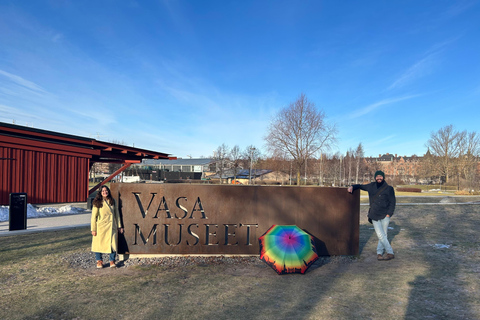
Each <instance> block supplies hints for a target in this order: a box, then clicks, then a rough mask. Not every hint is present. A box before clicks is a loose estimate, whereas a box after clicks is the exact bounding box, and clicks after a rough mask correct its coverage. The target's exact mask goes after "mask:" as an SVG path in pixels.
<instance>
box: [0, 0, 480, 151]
mask: <svg viewBox="0 0 480 320" xmlns="http://www.w3.org/2000/svg"><path fill="white" fill-rule="evenodd" d="M302 92H303V93H305V94H306V95H307V97H308V98H309V100H311V101H312V102H314V103H315V104H316V105H317V107H318V108H321V109H323V111H324V112H325V113H326V115H327V116H328V120H329V121H331V122H334V123H336V124H337V127H338V139H339V141H338V144H337V146H336V147H335V148H334V149H333V150H332V152H335V151H337V150H338V151H340V152H342V153H345V152H346V151H347V150H348V149H349V148H356V147H357V145H358V144H359V143H360V142H361V143H362V144H363V145H364V149H365V154H366V156H377V155H378V154H384V153H387V152H388V153H397V154H399V155H412V154H417V155H423V154H424V153H425V151H426V147H425V144H426V142H427V140H428V139H429V137H430V133H431V132H432V131H437V130H438V129H440V128H442V127H443V126H446V125H449V124H452V125H454V126H455V128H456V129H458V130H467V131H469V132H471V131H480V126H479V123H480V3H479V1H442V0H432V1H380V0H378V1H334V0H330V1H247V0H242V1H223V0H222V1H194V0H191V1H181V0H179V1H150V0H146V1H140V0H139V1H126V0H125V1H113V0H98V1H73V0H72V1H56V0H49V1H46V0H36V1H6V0H0V121H2V122H7V123H12V122H13V121H15V123H16V124H18V125H28V126H33V127H35V128H39V129H45V130H53V131H59V132H63V133H68V134H74V135H80V136H86V137H92V138H98V139H99V140H105V141H117V142H124V143H125V144H127V145H130V146H131V145H133V144H134V145H135V147H139V148H145V149H150V150H155V151H159V152H165V153H169V154H172V155H175V156H178V157H187V156H188V155H190V156H192V157H199V156H202V155H203V156H210V155H212V151H213V150H214V149H216V148H217V147H218V146H219V145H221V144H222V143H225V144H226V145H228V146H229V147H233V146H234V145H239V146H240V147H241V148H242V149H243V148H245V147H246V146H248V145H255V146H256V147H258V148H261V149H263V150H265V149H264V148H263V146H264V140H263V138H264V137H265V135H266V130H267V128H268V124H269V122H270V119H271V117H272V116H273V115H274V114H275V113H277V112H278V110H280V109H281V108H282V107H285V106H287V105H288V104H289V103H290V102H293V101H294V100H295V99H296V98H297V97H298V96H299V95H300V94H301V93H302Z"/></svg>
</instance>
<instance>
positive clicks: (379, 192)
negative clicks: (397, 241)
mask: <svg viewBox="0 0 480 320" xmlns="http://www.w3.org/2000/svg"><path fill="white" fill-rule="evenodd" d="M356 189H361V190H365V191H367V192H368V197H369V199H370V209H369V210H368V220H369V221H371V223H372V224H373V228H374V229H375V233H376V234H377V237H378V246H377V259H378V260H381V261H386V260H392V259H393V258H395V255H394V253H393V249H392V246H391V245H390V243H389V242H388V239H387V231H388V224H389V223H390V218H391V217H392V216H393V212H394V211H395V202H396V201H395V191H394V190H393V187H391V186H389V185H388V184H387V183H386V182H385V174H384V173H383V172H382V171H377V172H375V182H372V183H369V184H354V185H352V186H350V187H348V192H350V193H353V191H354V190H356ZM384 250H385V251H386V253H387V254H386V255H385V256H384V255H383V251H384Z"/></svg>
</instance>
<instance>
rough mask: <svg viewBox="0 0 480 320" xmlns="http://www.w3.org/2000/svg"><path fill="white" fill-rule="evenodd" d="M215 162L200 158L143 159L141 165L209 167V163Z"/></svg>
mask: <svg viewBox="0 0 480 320" xmlns="http://www.w3.org/2000/svg"><path fill="white" fill-rule="evenodd" d="M212 162H215V160H213V159H209V158H201V159H174V160H168V159H144V160H143V161H142V164H144V165H161V164H162V165H175V166H180V165H185V166H189V165H190V166H203V165H209V164H210V163H212Z"/></svg>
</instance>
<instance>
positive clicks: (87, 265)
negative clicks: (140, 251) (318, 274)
mask: <svg viewBox="0 0 480 320" xmlns="http://www.w3.org/2000/svg"><path fill="white" fill-rule="evenodd" d="M61 258H62V260H63V261H65V262H67V263H68V265H69V266H70V267H72V268H78V269H85V270H86V269H95V268H96V261H95V256H94V254H93V253H92V252H90V250H88V249H84V250H82V251H80V252H77V253H75V254H70V255H65V256H62V257H61ZM355 261H357V259H356V258H355V257H353V256H331V257H319V259H318V260H317V261H316V262H315V264H313V265H312V267H314V266H315V265H324V264H327V263H352V262H355ZM103 262H104V264H107V263H108V255H107V254H104V255H103ZM116 263H117V267H120V268H128V267H131V266H147V265H156V266H161V267H167V268H178V267H184V266H201V267H206V266H209V265H216V264H217V265H219V264H223V265H239V264H240V265H258V266H265V265H266V264H265V262H263V261H261V260H260V259H259V257H258V256H251V257H239V256H237V257H235V256H232V257H226V256H187V257H154V258H131V259H127V260H125V261H118V257H117V261H116Z"/></svg>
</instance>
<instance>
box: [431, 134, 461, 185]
mask: <svg viewBox="0 0 480 320" xmlns="http://www.w3.org/2000/svg"><path fill="white" fill-rule="evenodd" d="M465 136H466V132H465V131H463V132H459V131H457V130H455V128H454V127H453V125H448V126H445V127H443V128H441V129H440V130H438V131H437V132H432V133H431V134H430V139H429V140H428V142H427V145H426V146H427V148H428V149H429V150H431V153H432V155H433V156H435V157H437V158H438V160H439V161H438V164H437V165H438V170H439V171H440V175H441V176H442V177H444V178H445V183H447V182H448V180H449V177H450V175H451V172H452V170H453V169H454V167H453V165H454V159H455V158H457V157H458V156H459V155H460V153H461V150H462V143H463V141H464V139H465Z"/></svg>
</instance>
